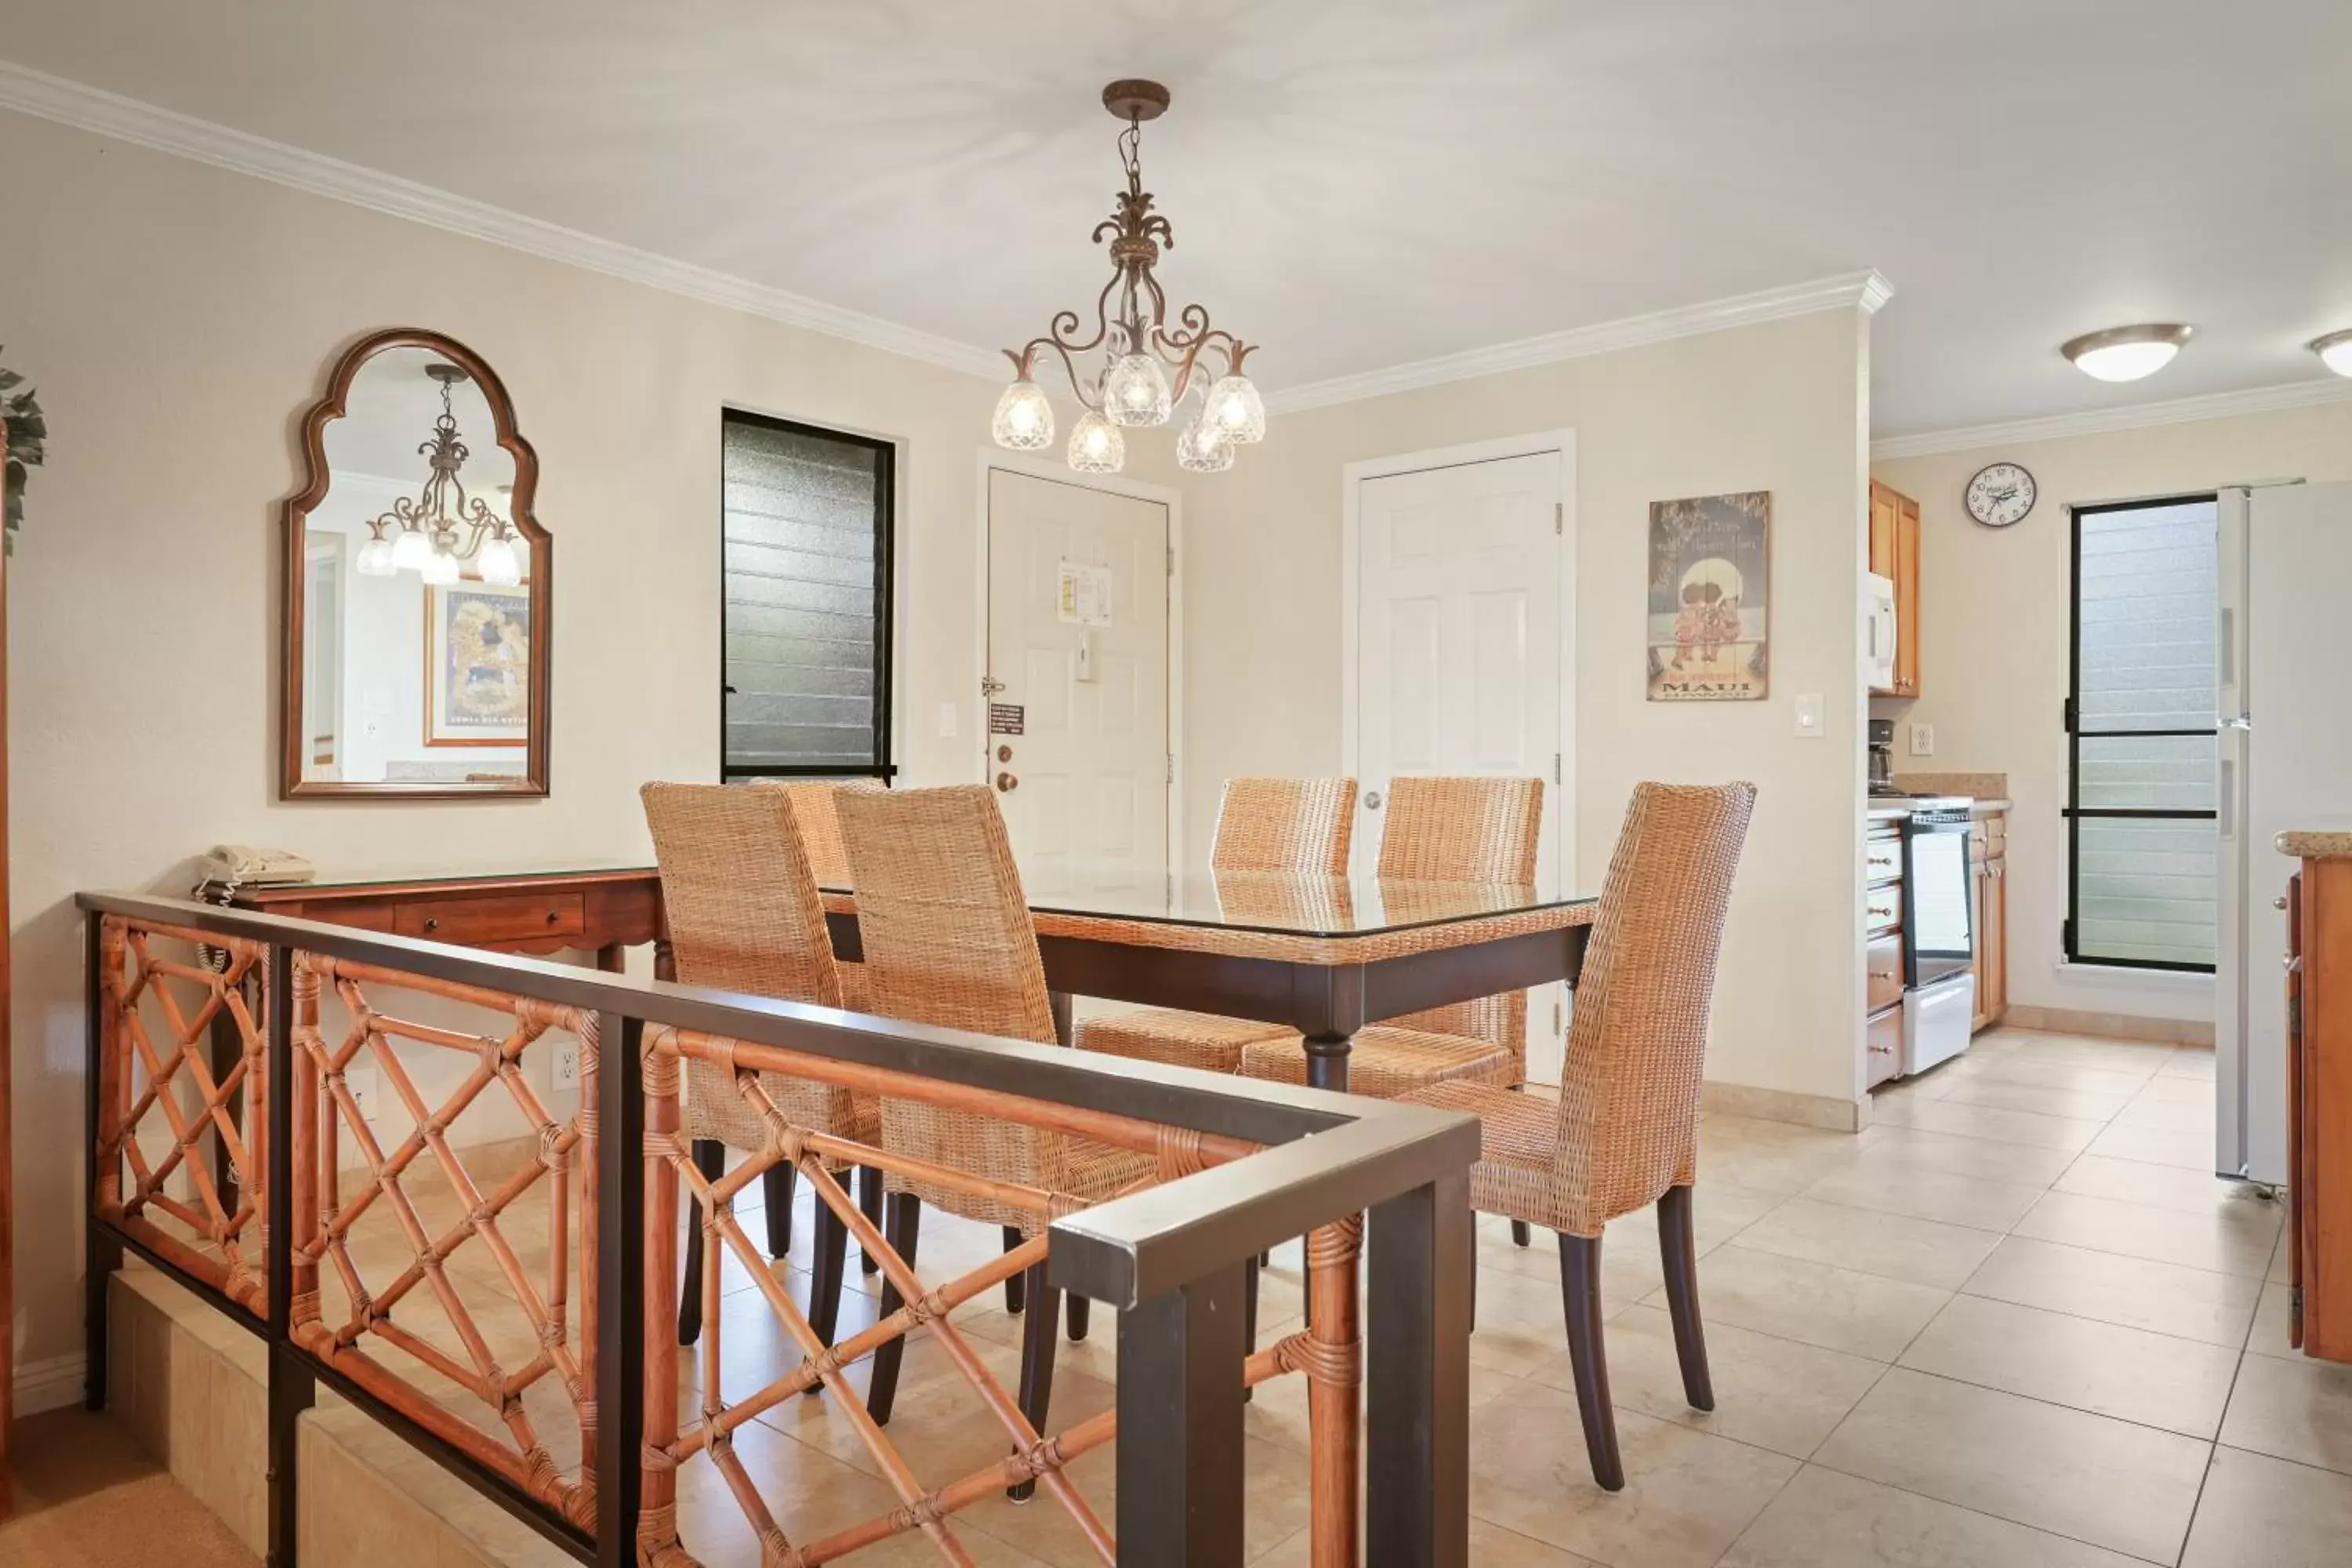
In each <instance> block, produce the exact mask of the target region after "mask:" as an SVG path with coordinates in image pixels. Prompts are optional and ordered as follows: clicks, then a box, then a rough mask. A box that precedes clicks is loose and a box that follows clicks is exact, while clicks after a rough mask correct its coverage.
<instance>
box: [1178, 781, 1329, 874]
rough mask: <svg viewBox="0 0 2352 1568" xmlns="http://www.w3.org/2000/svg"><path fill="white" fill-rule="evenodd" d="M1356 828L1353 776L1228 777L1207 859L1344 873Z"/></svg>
mask: <svg viewBox="0 0 2352 1568" xmlns="http://www.w3.org/2000/svg"><path fill="white" fill-rule="evenodd" d="M1355 834H1356V781H1355V780H1353V779H1347V778H1339V779H1273V778H1240V779H1227V780H1226V781H1225V793H1224V795H1223V797H1222V798H1221V799H1220V800H1219V801H1218V803H1217V838H1216V843H1215V845H1214V846H1213V847H1212V848H1211V849H1210V851H1209V864H1210V866H1211V867H1212V868H1214V869H1216V870H1219V871H1308V872H1316V873H1319V874H1321V875H1323V876H1327V877H1344V876H1346V875H1347V874H1348V851H1349V847H1350V846H1351V845H1352V844H1353V842H1354V839H1355Z"/></svg>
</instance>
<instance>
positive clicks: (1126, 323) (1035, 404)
mask: <svg viewBox="0 0 2352 1568" xmlns="http://www.w3.org/2000/svg"><path fill="white" fill-rule="evenodd" d="M1102 97H1103V107H1104V108H1105V109H1108V110H1110V111H1111V113H1112V114H1114V115H1116V116H1118V118H1119V119H1121V120H1124V121H1127V129H1126V130H1125V131H1123V132H1120V133H1119V138H1118V149H1119V157H1120V160H1121V162H1122V163H1125V164H1126V166H1127V189H1126V190H1124V191H1122V192H1120V193H1119V195H1118V207H1117V209H1116V210H1115V211H1114V212H1113V213H1112V215H1111V216H1109V217H1108V218H1107V219H1105V220H1104V221H1103V222H1102V223H1100V224H1097V226H1095V243H1096V244H1097V245H1100V244H1101V243H1102V242H1103V241H1104V239H1105V238H1108V239H1109V241H1110V265H1111V274H1110V281H1109V282H1108V283H1106V284H1104V285H1103V290H1102V293H1101V294H1100V295H1098V296H1097V298H1096V300H1095V331H1094V335H1093V336H1092V337H1089V338H1087V339H1085V340H1083V341H1081V340H1080V339H1079V338H1078V336H1077V332H1078V326H1079V321H1078V313H1077V312H1076V310H1062V311H1059V312H1057V313H1056V314H1055V317H1054V321H1053V326H1052V329H1051V330H1050V331H1048V332H1047V333H1046V334H1045V336H1044V337H1039V338H1032V339H1031V340H1030V341H1029V342H1028V343H1027V344H1026V345H1025V346H1024V347H1023V348H1022V349H1021V350H1020V351H1019V352H1018V353H1015V352H1014V351H1013V350H1011V349H1007V350H1005V351H1004V357H1005V358H1007V359H1009V360H1011V361H1012V362H1013V384H1012V385H1010V386H1008V387H1006V388H1005V389H1004V395H1003V397H1002V398H1000V399H998V401H997V405H996V420H995V424H994V427H993V434H994V436H995V437H996V444H997V445H998V446H1000V447H1009V448H1011V449H1012V450H1013V451H1016V452H1035V451H1041V450H1043V449H1044V448H1045V447H1050V446H1052V445H1053V444H1054V407H1053V405H1052V404H1051V403H1049V402H1047V401H1046V398H1045V390H1044V389H1043V388H1042V387H1040V386H1039V385H1038V384H1037V382H1036V378H1035V376H1034V374H1033V373H1034V371H1035V369H1036V363H1037V356H1038V354H1039V353H1040V352H1041V351H1045V350H1051V351H1052V352H1053V353H1055V355H1057V356H1058V357H1059V358H1060V360H1061V362H1062V369H1063V371H1064V373H1065V374H1066V375H1067V376H1068V377H1069V382H1070V390H1071V391H1072V392H1074V393H1076V395H1077V399H1078V402H1079V403H1080V404H1082V405H1084V406H1085V412H1084V413H1082V414H1081V415H1079V416H1078V422H1077V424H1076V426H1073V427H1072V428H1071V431H1070V445H1069V460H1070V467H1071V468H1075V469H1076V470H1077V471H1078V472H1080V473H1082V474H1110V473H1117V472H1118V470H1119V468H1121V467H1122V466H1124V465H1125V463H1126V461H1127V437H1126V434H1125V432H1126V431H1127V430H1129V429H1131V428H1134V427H1136V426H1147V425H1165V424H1167V423H1168V422H1169V421H1170V419H1171V418H1172V417H1174V416H1175V415H1176V414H1177V412H1178V411H1179V410H1181V408H1182V407H1183V406H1184V401H1185V398H1186V395H1188V394H1190V393H1192V392H1195V391H1197V392H1199V393H1200V394H1201V404H1200V407H1199V408H1198V409H1197V410H1196V411H1195V412H1194V413H1193V414H1192V418H1191V419H1190V421H1189V422H1187V423H1186V424H1185V426H1183V429H1182V430H1181V433H1180V434H1179V435H1178V436H1177V437H1176V461H1177V463H1178V465H1179V466H1181V467H1182V468H1187V469H1190V470H1192V472H1194V473H1217V472H1219V471H1221V470H1223V469H1225V468H1232V467H1233V466H1234V450H1235V448H1237V447H1243V446H1245V445H1247V444H1248V443H1250V442H1253V441H1256V440H1260V439H1263V438H1264V437H1265V402H1264V401H1263V400H1262V399H1261V398H1260V397H1259V396H1258V391H1257V388H1256V387H1255V386H1253V385H1251V384H1250V379H1249V377H1248V376H1247V375H1245V374H1243V371H1242V362H1243V361H1244V359H1245V358H1247V357H1248V355H1249V353H1250V352H1251V347H1252V345H1250V344H1248V343H1245V342H1242V341H1241V339H1239V338H1237V337H1235V336H1234V335H1233V333H1231V332H1229V331H1225V330H1224V329H1223V328H1222V327H1213V326H1211V325H1210V324H1209V312H1208V311H1207V310H1204V309H1202V307H1201V306H1199V305H1187V306H1185V307H1184V308H1183V309H1182V310H1180V311H1178V312H1177V314H1176V323H1175V325H1173V326H1172V327H1171V325H1170V324H1169V321H1168V297H1167V296H1166V295H1165V294H1163V293H1162V292H1161V291H1160V280H1159V279H1158V278H1156V277H1155V276H1153V272H1152V268H1154V267H1155V266H1156V265H1157V264H1158V263H1159V260H1160V247H1162V246H1167V247H1171V248H1172V247H1174V246H1175V244H1176V236H1175V233H1174V231H1173V230H1172V229H1171V228H1170V227H1169V226H1168V220H1167V219H1166V218H1165V217H1162V216H1160V215H1159V214H1157V213H1155V212H1153V211H1152V210H1151V193H1150V192H1149V191H1147V190H1145V189H1144V188H1143V169H1142V166H1141V164H1140V163H1139V162H1138V161H1137V156H1136V153H1137V149H1138V148H1139V146H1140V145H1141V143H1142V141H1143V122H1144V121H1147V120H1157V119H1159V118H1160V115H1161V114H1163V113H1165V112H1166V111H1167V109H1168V89H1166V88H1164V87H1162V86H1160V84H1159V83H1158V82H1156V81H1115V82H1113V83H1111V84H1110V85H1109V86H1108V87H1107V88H1105V89H1103V95H1102ZM1097 351H1100V354H1101V358H1100V361H1099V363H1096V364H1094V365H1093V366H1092V367H1091V368H1089V369H1085V370H1082V369H1081V368H1080V358H1081V357H1083V356H1087V355H1092V354H1094V353H1096V352H1097ZM1203 353H1213V354H1216V355H1220V356H1222V357H1223V361H1224V372H1225V373H1224V374H1223V375H1221V376H1218V377H1216V379H1215V381H1214V383H1213V384H1211V383H1210V379H1209V374H1208V366H1207V365H1205V364H1204V363H1202V354H1203ZM1163 363H1164V364H1165V365H1166V366H1168V367H1169V368H1172V369H1173V370H1174V372H1175V377H1174V381H1173V384H1171V381H1170V377H1169V374H1168V371H1167V370H1166V369H1163V368H1162V365H1163Z"/></svg>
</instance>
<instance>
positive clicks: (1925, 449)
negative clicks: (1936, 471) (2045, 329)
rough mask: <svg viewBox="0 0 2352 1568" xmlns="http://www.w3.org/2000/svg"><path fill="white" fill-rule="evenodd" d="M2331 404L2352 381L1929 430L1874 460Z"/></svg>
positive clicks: (1893, 444) (1901, 439) (1874, 454)
mask: <svg viewBox="0 0 2352 1568" xmlns="http://www.w3.org/2000/svg"><path fill="white" fill-rule="evenodd" d="M2328 403H2352V379H2347V378H2346V377H2344V376H2340V375H2331V376H2328V377H2326V379H2325V380H2321V381H2295V382H2289V383H2288V384H2286V385H2284V386H2251V387H2248V388H2246V389H2245V390H2243V391H2242V392H2214V393H2208V394H2206V395H2202V396H2199V397H2176V398H2173V399H2171V400H2170V401H2169V402H2165V403H2141V404H2135V405H2132V406H2130V407H2127V408H2097V409H2092V410H2089V411H2087V412H2084V413H2081V414H2052V415H2048V416H2043V417H2042V418H2039V419H2011V420H2006V421H2003V422H2002V423H2000V424H1998V425H1969V426H1961V427H1960V428H1958V429H1953V430H1927V431H1922V432H1921V433H1919V434H1918V435H1916V436H1890V437H1886V439H1885V440H1883V441H1873V442H1872V443H1871V444H1870V460H1871V461H1872V462H1874V463H1877V462H1885V461H1886V460H1888V459H1890V458H1925V457H1929V456H1932V455H1934V454H1936V453H1938V452H1965V451H1968V450H1969V449H1970V448H1972V447H2012V446H2018V445H2021V444H2022V443H2024V442H2028V441H2057V440H2063V439H2064V438H2065V437H2069V436H2105V435H2108V434H2110V433H2112V432H2115V431H2118V430H2147V429H2152V428H2154V427H2156V426H2161V425H2187V424H2189V423H2192V422H2193V421H2196V420H2200V419H2227V418H2230V417H2231V416H2235V415H2242V414H2273V413H2277V412H2279V411H2280V410H2283V409H2288V408H2315V407H2318V406H2320V405H2323V404H2328Z"/></svg>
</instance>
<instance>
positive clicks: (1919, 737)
mask: <svg viewBox="0 0 2352 1568" xmlns="http://www.w3.org/2000/svg"><path fill="white" fill-rule="evenodd" d="M1911 754H1912V755H1913V756H1915V757H1932V756H1934V755H1935V754H1936V726H1934V725H1933V724H1914V725H1912V726H1911Z"/></svg>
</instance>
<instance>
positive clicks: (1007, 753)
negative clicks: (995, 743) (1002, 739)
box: [996, 746, 1013, 763]
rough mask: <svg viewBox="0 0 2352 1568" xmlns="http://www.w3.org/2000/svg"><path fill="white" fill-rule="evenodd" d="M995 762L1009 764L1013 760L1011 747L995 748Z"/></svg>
mask: <svg viewBox="0 0 2352 1568" xmlns="http://www.w3.org/2000/svg"><path fill="white" fill-rule="evenodd" d="M996 760H997V761H998V762H1000V763H1009V762H1011V761H1012V760H1013V748H1012V747H1010V746H999V747H997V748H996Z"/></svg>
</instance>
